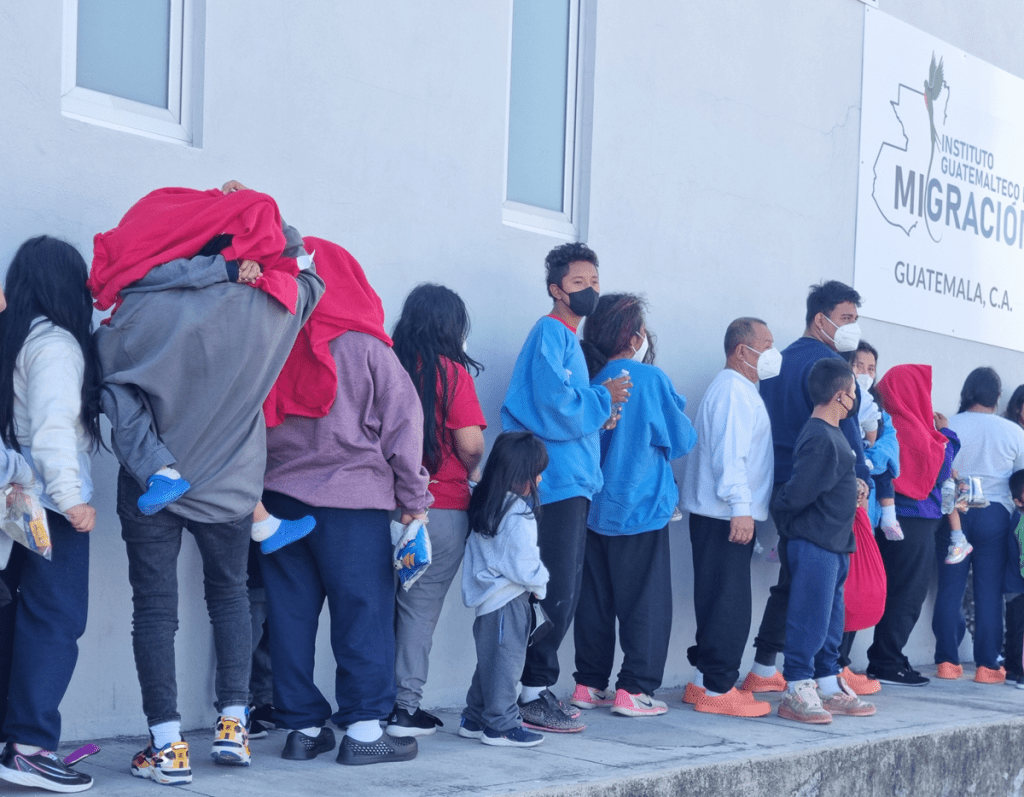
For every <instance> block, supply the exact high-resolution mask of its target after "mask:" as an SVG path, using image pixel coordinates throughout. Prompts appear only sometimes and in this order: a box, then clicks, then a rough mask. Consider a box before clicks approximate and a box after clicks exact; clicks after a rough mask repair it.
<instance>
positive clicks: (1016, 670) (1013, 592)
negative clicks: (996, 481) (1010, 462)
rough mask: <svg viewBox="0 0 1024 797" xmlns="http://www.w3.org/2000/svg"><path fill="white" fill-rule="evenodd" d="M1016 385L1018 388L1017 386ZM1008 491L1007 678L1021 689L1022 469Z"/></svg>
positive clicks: (1023, 601) (1023, 583)
mask: <svg viewBox="0 0 1024 797" xmlns="http://www.w3.org/2000/svg"><path fill="white" fill-rule="evenodd" d="M1018 389H1019V388H1018ZM1010 495H1011V496H1012V497H1013V506H1014V512H1013V517H1012V518H1011V520H1010V528H1011V529H1012V530H1013V531H1012V533H1011V534H1010V535H1008V537H1007V543H1006V575H1005V577H1004V579H1003V592H1004V593H1005V596H1006V639H1005V640H1004V642H1003V656H1004V657H1005V659H1006V680H1007V681H1013V682H1014V683H1015V685H1016V686H1017V688H1018V689H1024V516H1022V514H1021V513H1022V512H1024V470H1015V471H1014V472H1013V473H1012V474H1011V475H1010Z"/></svg>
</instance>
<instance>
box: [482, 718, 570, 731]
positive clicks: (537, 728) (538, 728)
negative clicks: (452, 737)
mask: <svg viewBox="0 0 1024 797" xmlns="http://www.w3.org/2000/svg"><path fill="white" fill-rule="evenodd" d="M523 727H524V728H529V729H531V730H534V731H543V732H544V733H579V732H580V731H582V730H583V729H584V728H586V727H587V726H586V725H580V726H579V727H578V728H549V727H547V726H546V725H537V724H535V723H532V722H528V721H526V720H525V719H524V720H523ZM481 733H482V731H481Z"/></svg>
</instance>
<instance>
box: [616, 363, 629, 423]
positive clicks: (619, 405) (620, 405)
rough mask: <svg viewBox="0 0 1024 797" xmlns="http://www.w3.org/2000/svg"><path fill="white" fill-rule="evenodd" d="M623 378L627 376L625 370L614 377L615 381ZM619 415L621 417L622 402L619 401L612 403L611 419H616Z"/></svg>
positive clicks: (627, 372)
mask: <svg viewBox="0 0 1024 797" xmlns="http://www.w3.org/2000/svg"><path fill="white" fill-rule="evenodd" d="M623 376H626V377H628V376H629V371H627V370H626V369H625V368H623V369H622V370H621V371H619V375H618V376H617V377H616V379H619V378H621V377H623ZM620 415H622V402H621V401H613V402H612V417H613V418H618V417H619V416H620Z"/></svg>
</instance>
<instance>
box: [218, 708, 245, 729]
mask: <svg viewBox="0 0 1024 797" xmlns="http://www.w3.org/2000/svg"><path fill="white" fill-rule="evenodd" d="M245 711H246V708H245V706H244V705H242V704H239V705H237V706H224V708H222V709H221V710H220V715H221V717H231V718H232V719H236V720H238V721H239V722H241V723H242V724H243V725H244V724H245Z"/></svg>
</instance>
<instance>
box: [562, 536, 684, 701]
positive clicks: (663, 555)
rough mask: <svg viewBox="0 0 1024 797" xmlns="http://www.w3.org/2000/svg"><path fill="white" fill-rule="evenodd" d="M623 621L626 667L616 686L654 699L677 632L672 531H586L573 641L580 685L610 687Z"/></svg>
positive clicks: (620, 674)
mask: <svg viewBox="0 0 1024 797" xmlns="http://www.w3.org/2000/svg"><path fill="white" fill-rule="evenodd" d="M616 620H618V621H619V643H620V644H621V645H622V668H621V669H620V670H619V676H618V679H617V680H616V682H615V688H616V689H625V690H626V691H627V692H629V693H630V694H632V695H635V694H638V693H640V692H643V693H644V694H648V695H650V694H653V693H654V691H655V690H656V689H657V688H658V687H660V686H661V679H662V677H663V676H664V674H665V660H666V659H667V658H668V639H669V635H670V634H671V632H672V567H671V560H670V555H669V545H668V526H666V527H665V528H663V529H659V530H657V531H645V532H643V533H641V534H630V535H625V536H614V537H613V536H606V535H603V534H598V533H596V532H594V531H591V530H589V529H588V530H587V549H586V557H585V558H584V561H583V584H582V586H581V588H580V599H579V605H578V606H577V607H576V623H575V625H574V626H573V636H574V639H575V643H576V674H575V678H576V682H577V683H580V684H586V685H587V686H591V687H593V688H594V689H607V688H608V680H609V678H610V676H611V672H612V665H613V662H614V659H615V621H616Z"/></svg>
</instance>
